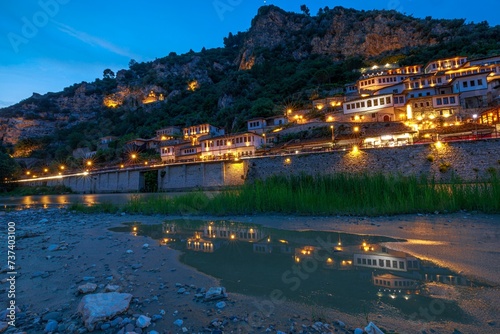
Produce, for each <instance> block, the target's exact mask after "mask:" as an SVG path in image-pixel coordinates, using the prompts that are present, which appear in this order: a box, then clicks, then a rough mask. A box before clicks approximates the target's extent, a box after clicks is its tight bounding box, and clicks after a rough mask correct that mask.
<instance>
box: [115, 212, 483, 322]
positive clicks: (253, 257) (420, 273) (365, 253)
mask: <svg viewBox="0 0 500 334" xmlns="http://www.w3.org/2000/svg"><path fill="white" fill-rule="evenodd" d="M111 230H112V231H115V232H127V233H131V234H132V235H135V236H149V237H151V238H153V239H156V240H158V242H160V243H161V244H165V245H168V246H169V247H172V248H175V249H178V250H181V251H182V252H183V255H182V256H181V261H182V262H184V263H186V264H188V265H190V266H192V267H194V268H196V269H198V270H200V271H202V272H204V273H206V274H208V275H211V276H214V277H217V278H219V279H220V280H221V284H222V285H223V286H225V287H226V288H227V290H228V291H229V292H237V293H242V294H248V295H255V296H262V297H264V301H265V302H263V303H262V305H256V307H257V308H262V309H259V311H260V312H263V313H266V312H272V310H273V309H274V308H275V307H280V305H283V303H284V302H285V301H286V300H292V301H296V302H302V303H306V304H308V305H311V308H312V312H320V311H317V310H320V309H321V308H323V307H328V308H336V309H340V310H342V311H343V312H348V313H354V314H365V315H368V314H369V313H376V314H383V313H384V312H394V310H393V309H392V308H395V309H396V310H397V311H396V312H400V313H401V314H402V315H403V316H405V317H407V318H408V319H413V320H423V321H446V320H454V321H461V322H465V321H469V320H470V319H468V318H467V315H466V314H465V313H464V312H463V311H462V310H461V309H460V308H459V306H458V305H457V298H460V294H459V293H457V291H456V287H457V286H467V287H472V288H473V287H477V286H479V284H478V283H476V282H473V281H471V280H468V279H467V278H465V277H463V276H459V275H457V274H456V273H454V272H452V271H450V270H448V269H446V268H441V267H437V266H435V265H433V264H432V263H430V262H427V261H422V260H420V259H418V258H416V257H414V256H412V255H411V254H407V253H403V252H398V251H393V250H391V249H389V248H387V247H385V246H382V245H381V243H384V244H385V245H386V243H388V242H389V243H390V242H391V241H402V240H401V239H394V238H388V237H383V236H364V235H355V234H346V233H337V232H323V231H289V230H280V229H273V228H267V227H262V226H260V225H257V224H247V223H239V222H232V221H201V220H171V221H166V222H164V223H163V224H159V225H144V224H141V223H138V222H133V223H125V224H124V226H123V227H117V228H112V229H111ZM389 305H390V306H391V307H388V306H389ZM315 310H316V311H315ZM317 316H318V315H317Z"/></svg>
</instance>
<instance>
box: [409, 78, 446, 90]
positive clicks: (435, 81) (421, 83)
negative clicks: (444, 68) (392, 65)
mask: <svg viewBox="0 0 500 334" xmlns="http://www.w3.org/2000/svg"><path fill="white" fill-rule="evenodd" d="M412 80H416V81H414V82H413V84H412V83H411V82H407V83H406V84H405V87H406V89H410V88H421V87H424V86H430V85H435V84H442V83H443V78H441V77H437V78H431V79H420V80H418V78H414V79H412Z"/></svg>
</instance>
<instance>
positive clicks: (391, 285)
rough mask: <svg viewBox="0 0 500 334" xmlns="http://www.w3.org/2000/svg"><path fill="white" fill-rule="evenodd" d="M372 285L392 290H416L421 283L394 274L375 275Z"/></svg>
mask: <svg viewBox="0 0 500 334" xmlns="http://www.w3.org/2000/svg"><path fill="white" fill-rule="evenodd" d="M372 283H373V285H375V286H378V287H382V288H384V289H390V290H398V291H399V290H416V289H418V288H419V283H418V281H417V280H415V279H411V278H406V277H401V276H397V275H394V274H382V275H373V277H372Z"/></svg>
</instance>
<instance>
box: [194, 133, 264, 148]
mask: <svg viewBox="0 0 500 334" xmlns="http://www.w3.org/2000/svg"><path fill="white" fill-rule="evenodd" d="M250 142H252V143H253V142H254V137H253V136H242V137H236V138H232V139H217V140H216V141H212V140H210V141H206V142H204V143H203V144H202V145H203V147H204V148H207V147H214V146H216V147H218V146H229V145H234V144H243V143H250Z"/></svg>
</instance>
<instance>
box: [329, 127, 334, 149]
mask: <svg viewBox="0 0 500 334" xmlns="http://www.w3.org/2000/svg"><path fill="white" fill-rule="evenodd" d="M330 129H331V130H332V146H333V142H334V141H335V135H334V132H333V130H334V129H333V125H330Z"/></svg>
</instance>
